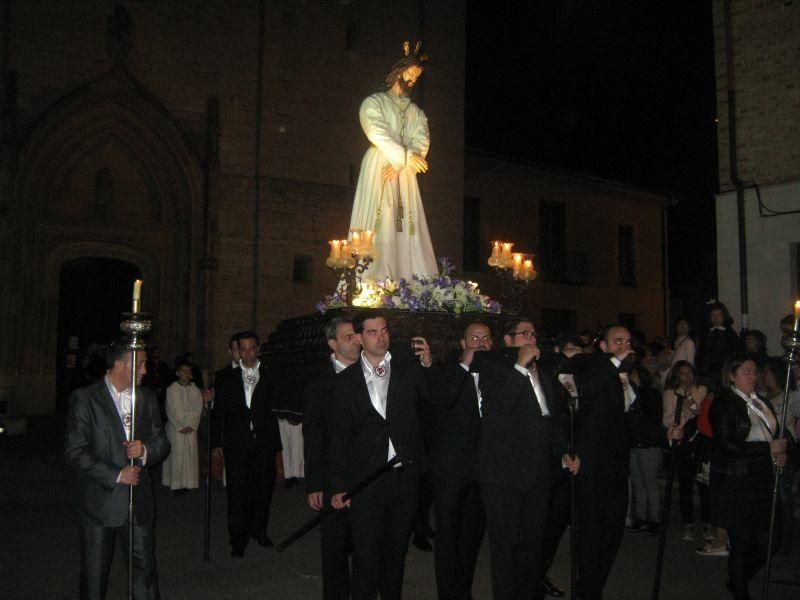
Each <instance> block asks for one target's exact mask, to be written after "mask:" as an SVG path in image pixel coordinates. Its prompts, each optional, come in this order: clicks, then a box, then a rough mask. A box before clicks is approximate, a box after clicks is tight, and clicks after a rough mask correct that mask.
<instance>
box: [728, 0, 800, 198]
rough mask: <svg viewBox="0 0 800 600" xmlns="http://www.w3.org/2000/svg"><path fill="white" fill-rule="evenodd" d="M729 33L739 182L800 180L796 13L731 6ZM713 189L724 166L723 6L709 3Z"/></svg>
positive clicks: (744, 3)
mask: <svg viewBox="0 0 800 600" xmlns="http://www.w3.org/2000/svg"><path fill="white" fill-rule="evenodd" d="M731 6H732V8H731V30H732V34H733V35H732V38H733V39H732V44H731V48H730V50H731V52H732V57H733V71H734V81H735V85H734V91H735V95H736V134H737V144H736V145H737V147H736V152H737V154H738V165H739V166H738V168H739V179H741V180H743V181H755V182H757V183H758V184H759V185H769V184H776V183H783V182H787V181H793V180H797V179H798V178H800V118H798V115H800V44H798V39H800V5H798V3H797V2H783V1H778V0H776V1H764V0H732V1H731ZM714 38H715V47H716V71H717V107H718V120H719V123H718V139H719V142H718V145H719V172H720V189H721V190H723V191H724V190H729V189H731V188H732V187H733V183H732V182H731V176H730V164H729V153H730V145H729V139H728V138H729V127H728V87H729V83H730V80H729V73H728V64H727V58H726V39H725V11H724V1H723V0H715V2H714Z"/></svg>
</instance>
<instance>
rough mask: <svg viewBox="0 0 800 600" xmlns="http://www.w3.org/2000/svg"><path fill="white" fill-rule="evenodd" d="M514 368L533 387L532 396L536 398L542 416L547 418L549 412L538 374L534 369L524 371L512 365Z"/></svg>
mask: <svg viewBox="0 0 800 600" xmlns="http://www.w3.org/2000/svg"><path fill="white" fill-rule="evenodd" d="M514 368H515V369H516V370H517V371H519V372H520V373H522V374H523V375H525V377H527V378H528V381H530V382H531V386H532V387H533V395H534V396H536V401H537V402H538V403H539V408H540V409H541V411H542V416H545V417H549V416H550V411H549V410H548V409H547V399H546V398H545V397H544V390H543V389H542V384H541V382H540V381H539V373H538V372H537V371H536V369H526V368H525V367H523V366H520V365H516V364H515V365H514Z"/></svg>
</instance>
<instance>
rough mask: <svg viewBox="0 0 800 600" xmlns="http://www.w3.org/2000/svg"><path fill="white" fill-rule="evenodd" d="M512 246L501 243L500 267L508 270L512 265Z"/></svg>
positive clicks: (510, 243)
mask: <svg viewBox="0 0 800 600" xmlns="http://www.w3.org/2000/svg"><path fill="white" fill-rule="evenodd" d="M513 246H514V243H513V242H503V252H502V253H501V255H500V266H501V267H503V268H504V269H508V268H510V267H511V265H512V264H513V260H512V259H511V248H512V247H513Z"/></svg>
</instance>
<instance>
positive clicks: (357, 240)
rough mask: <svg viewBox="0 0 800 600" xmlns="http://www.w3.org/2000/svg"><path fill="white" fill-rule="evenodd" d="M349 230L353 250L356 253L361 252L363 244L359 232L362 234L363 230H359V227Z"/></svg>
mask: <svg viewBox="0 0 800 600" xmlns="http://www.w3.org/2000/svg"><path fill="white" fill-rule="evenodd" d="M350 232H351V237H352V239H351V240H350V244H351V245H352V247H353V252H355V253H356V254H358V253H360V252H361V248H362V246H363V240H362V237H361V234H362V232H363V230H361V229H351V230H350Z"/></svg>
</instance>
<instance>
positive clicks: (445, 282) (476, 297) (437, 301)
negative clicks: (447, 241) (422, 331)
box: [317, 257, 502, 315]
mask: <svg viewBox="0 0 800 600" xmlns="http://www.w3.org/2000/svg"><path fill="white" fill-rule="evenodd" d="M439 264H440V265H441V268H440V270H439V273H438V275H435V276H433V277H418V276H417V275H414V276H412V277H411V279H405V278H401V279H400V280H398V281H392V280H390V279H387V280H385V281H374V280H372V279H370V278H364V280H363V281H362V282H361V293H359V294H358V296H356V297H355V298H353V301H352V305H353V306H358V307H361V308H391V309H397V310H408V311H412V312H416V311H430V312H445V313H451V314H455V315H459V314H461V313H499V312H500V311H501V309H502V307H501V305H500V303H499V302H497V301H496V300H492V299H491V298H490V297H489V296H486V295H484V294H481V292H480V289H478V284H477V283H475V282H474V281H464V280H462V279H457V278H455V277H453V276H452V275H453V272H454V271H455V268H454V266H453V263H452V261H450V259H449V258H447V257H440V258H439ZM344 293H345V292H344V291H343V290H342V289H341V288H339V289H337V290H336V291H334V292H333V293H332V294H329V295H328V296H325V298H324V299H323V300H322V301H321V302H319V303H318V304H317V310H319V311H320V312H323V313H324V312H325V311H326V310H328V309H330V308H339V307H344V306H347V305H348V304H347V298H346V297H345V295H344Z"/></svg>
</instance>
